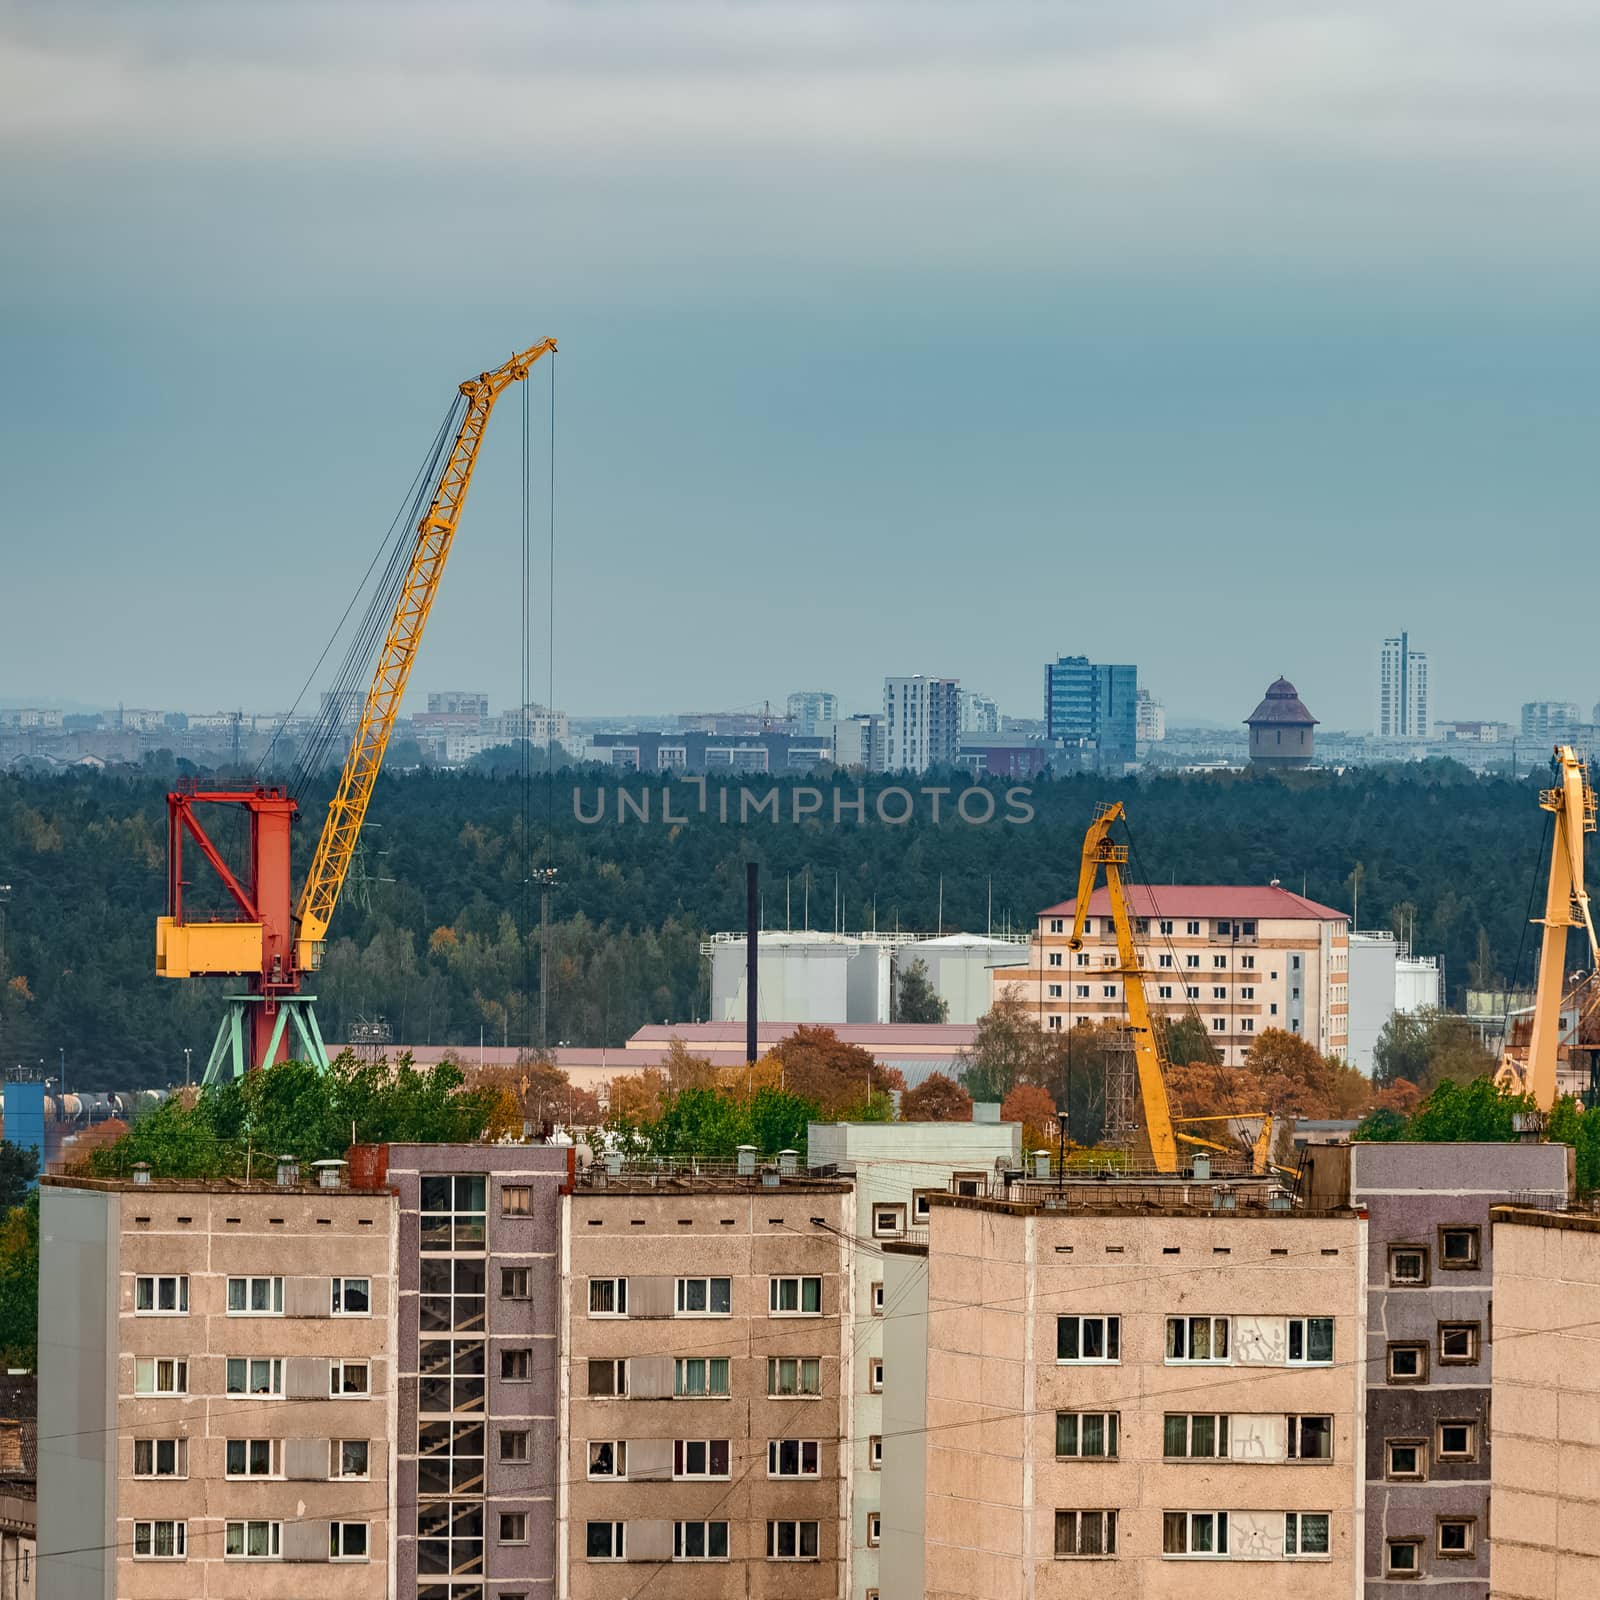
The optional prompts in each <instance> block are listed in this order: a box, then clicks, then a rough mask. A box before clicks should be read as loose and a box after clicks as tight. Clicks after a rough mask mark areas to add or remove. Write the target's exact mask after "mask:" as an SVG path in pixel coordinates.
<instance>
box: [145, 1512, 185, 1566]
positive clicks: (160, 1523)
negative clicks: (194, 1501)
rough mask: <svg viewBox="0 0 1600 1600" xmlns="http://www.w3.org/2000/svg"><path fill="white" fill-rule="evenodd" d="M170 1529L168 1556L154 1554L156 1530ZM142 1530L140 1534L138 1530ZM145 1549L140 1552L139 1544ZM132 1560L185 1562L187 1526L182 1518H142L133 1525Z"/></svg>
mask: <svg viewBox="0 0 1600 1600" xmlns="http://www.w3.org/2000/svg"><path fill="white" fill-rule="evenodd" d="M157 1528H171V1529H172V1544H173V1549H172V1553H171V1554H170V1555H157V1554H156V1529H157ZM141 1529H143V1530H144V1531H143V1533H142V1534H141V1532H140V1530H141ZM141 1542H142V1543H143V1544H144V1545H145V1546H146V1548H145V1549H143V1550H141V1549H140V1548H139V1545H140V1543H141ZM133 1559H134V1560H135V1561H187V1560H188V1559H189V1524H188V1523H187V1522H185V1521H184V1520H183V1518H182V1517H154V1518H151V1517H142V1518H140V1519H139V1520H138V1521H136V1522H135V1523H134V1525H133Z"/></svg>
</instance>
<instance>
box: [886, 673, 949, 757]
mask: <svg viewBox="0 0 1600 1600" xmlns="http://www.w3.org/2000/svg"><path fill="white" fill-rule="evenodd" d="M883 741H884V742H883V770H884V771H886V772H926V771H927V770H928V768H929V767H948V766H953V765H954V764H955V761H956V757H957V756H958V755H959V754H960V752H961V685H960V683H959V681H958V680H957V679H955V678H925V677H923V676H922V674H921V673H918V674H917V675H916V676H914V677H910V678H885V679H884V680H883Z"/></svg>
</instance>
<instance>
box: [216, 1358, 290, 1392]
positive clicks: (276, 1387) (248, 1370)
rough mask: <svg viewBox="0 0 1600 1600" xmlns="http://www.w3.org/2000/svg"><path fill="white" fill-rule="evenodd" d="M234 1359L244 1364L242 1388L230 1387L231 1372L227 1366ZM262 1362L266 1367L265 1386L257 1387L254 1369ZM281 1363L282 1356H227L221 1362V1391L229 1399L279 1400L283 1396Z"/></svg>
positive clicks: (233, 1361) (231, 1364) (232, 1362)
mask: <svg viewBox="0 0 1600 1600" xmlns="http://www.w3.org/2000/svg"><path fill="white" fill-rule="evenodd" d="M236 1361H237V1362H240V1363H242V1364H243V1366H244V1387H243V1388H242V1389H235V1388H233V1387H231V1385H232V1381H233V1374H232V1372H230V1371H229V1368H231V1367H232V1366H233V1364H234V1363H235V1362H236ZM263 1364H264V1365H265V1366H266V1367H267V1387H266V1388H265V1389H258V1388H257V1387H256V1384H255V1377H256V1374H255V1370H254V1369H255V1368H256V1367H257V1366H258V1365H263ZM283 1364H284V1358H283V1357H282V1356H227V1357H225V1358H224V1360H223V1363H222V1392H223V1394H224V1395H225V1396H226V1398H228V1399H229V1400H262V1399H266V1400H281V1399H283V1397H284V1387H283Z"/></svg>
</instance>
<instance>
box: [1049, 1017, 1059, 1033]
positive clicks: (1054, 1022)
mask: <svg viewBox="0 0 1600 1600" xmlns="http://www.w3.org/2000/svg"><path fill="white" fill-rule="evenodd" d="M1049 1022H1050V1028H1051V1031H1052V1032H1053V1033H1060V1032H1061V1018H1060V1017H1051V1018H1050V1019H1049Z"/></svg>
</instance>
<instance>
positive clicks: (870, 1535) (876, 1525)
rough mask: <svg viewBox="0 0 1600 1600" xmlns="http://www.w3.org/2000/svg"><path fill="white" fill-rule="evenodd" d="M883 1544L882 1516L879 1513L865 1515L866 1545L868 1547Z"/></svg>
mask: <svg viewBox="0 0 1600 1600" xmlns="http://www.w3.org/2000/svg"><path fill="white" fill-rule="evenodd" d="M882 1543H883V1514H882V1512H879V1511H869V1512H868V1513H867V1544H868V1546H869V1547H870V1546H872V1545H878V1544H882Z"/></svg>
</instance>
